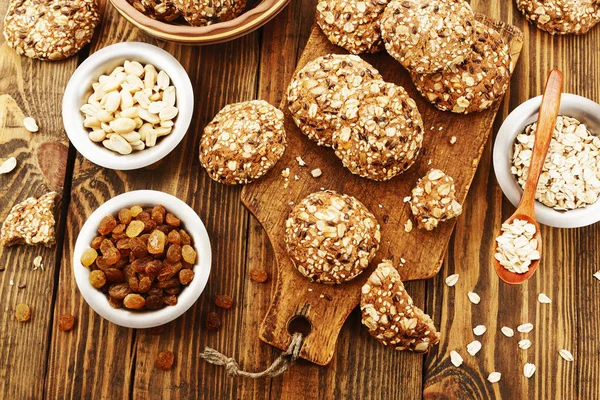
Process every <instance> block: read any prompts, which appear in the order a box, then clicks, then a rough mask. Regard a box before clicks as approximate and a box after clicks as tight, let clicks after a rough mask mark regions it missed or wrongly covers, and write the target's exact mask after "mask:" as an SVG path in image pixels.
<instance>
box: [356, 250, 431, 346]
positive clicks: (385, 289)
mask: <svg viewBox="0 0 600 400" xmlns="http://www.w3.org/2000/svg"><path fill="white" fill-rule="evenodd" d="M360 309H361V311H362V323H363V324H364V325H365V326H366V327H367V329H368V330H369V333H370V334H371V335H372V336H374V337H375V338H376V339H377V340H379V341H380V342H381V343H383V345H384V346H387V347H392V348H394V349H395V350H411V351H415V352H418V353H426V352H428V351H429V349H430V348H431V347H432V346H433V345H435V344H437V343H438V342H439V341H440V334H439V333H438V332H437V330H436V329H435V326H434V325H433V321H432V320H431V318H430V317H429V315H427V314H425V313H424V312H423V311H422V310H421V309H420V308H418V307H416V306H415V305H413V300H412V298H411V297H410V296H409V295H408V293H407V292H406V290H405V289H404V284H403V283H402V281H401V280H400V274H398V271H397V270H396V268H394V266H393V265H392V262H391V261H389V260H383V261H382V262H381V264H379V265H378V266H377V269H376V270H375V271H374V272H373V273H372V274H371V276H370V277H369V280H368V281H367V283H365V284H364V285H363V287H362V295H361V299H360Z"/></svg>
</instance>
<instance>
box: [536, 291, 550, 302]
mask: <svg viewBox="0 0 600 400" xmlns="http://www.w3.org/2000/svg"><path fill="white" fill-rule="evenodd" d="M538 301H539V302H540V303H542V304H550V303H552V300H550V297H548V296H546V294H545V293H540V294H539V295H538Z"/></svg>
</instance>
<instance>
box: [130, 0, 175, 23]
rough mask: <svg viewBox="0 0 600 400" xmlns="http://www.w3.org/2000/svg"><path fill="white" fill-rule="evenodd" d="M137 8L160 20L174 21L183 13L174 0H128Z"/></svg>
mask: <svg viewBox="0 0 600 400" xmlns="http://www.w3.org/2000/svg"><path fill="white" fill-rule="evenodd" d="M127 2H128V3H129V4H131V5H132V6H133V7H135V9H136V10H138V11H139V12H141V13H142V14H144V15H147V16H148V17H150V18H153V19H156V20H159V21H167V22H169V21H173V20H174V19H175V18H177V17H179V16H180V15H181V13H180V12H179V9H178V8H177V7H175V4H174V3H173V1H172V0H127Z"/></svg>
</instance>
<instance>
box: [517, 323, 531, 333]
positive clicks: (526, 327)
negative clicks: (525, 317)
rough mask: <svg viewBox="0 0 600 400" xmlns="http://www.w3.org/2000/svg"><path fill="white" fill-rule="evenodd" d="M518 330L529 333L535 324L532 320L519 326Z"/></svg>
mask: <svg viewBox="0 0 600 400" xmlns="http://www.w3.org/2000/svg"><path fill="white" fill-rule="evenodd" d="M517 330H518V331H519V332H521V333H529V332H531V331H532V330H533V324H532V323H530V322H527V323H525V324H522V325H519V326H517Z"/></svg>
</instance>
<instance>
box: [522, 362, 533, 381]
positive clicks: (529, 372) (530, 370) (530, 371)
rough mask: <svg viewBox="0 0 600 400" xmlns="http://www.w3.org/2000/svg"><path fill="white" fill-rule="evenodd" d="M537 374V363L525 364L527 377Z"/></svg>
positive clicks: (524, 370)
mask: <svg viewBox="0 0 600 400" xmlns="http://www.w3.org/2000/svg"><path fill="white" fill-rule="evenodd" d="M533 374H535V365H534V364H531V363H527V364H525V365H524V366H523V375H525V378H531V377H532V376H533Z"/></svg>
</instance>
